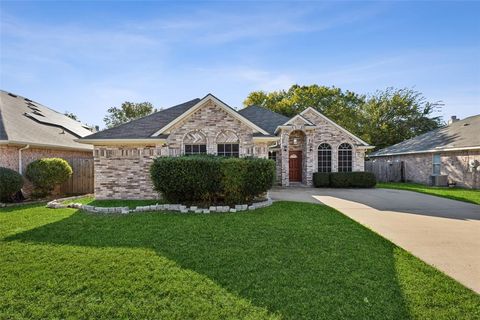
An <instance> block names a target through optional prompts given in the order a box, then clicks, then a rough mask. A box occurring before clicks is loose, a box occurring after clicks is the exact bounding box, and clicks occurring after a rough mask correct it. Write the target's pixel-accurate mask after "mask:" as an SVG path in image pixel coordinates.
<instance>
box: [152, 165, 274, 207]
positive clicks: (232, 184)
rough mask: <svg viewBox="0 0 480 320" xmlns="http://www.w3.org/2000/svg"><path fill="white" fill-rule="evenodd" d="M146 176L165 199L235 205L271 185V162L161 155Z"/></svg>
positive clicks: (272, 179)
mask: <svg viewBox="0 0 480 320" xmlns="http://www.w3.org/2000/svg"><path fill="white" fill-rule="evenodd" d="M150 175H151V179H152V182H153V185H154V187H155V190H157V191H159V192H161V193H162V194H163V196H164V197H165V199H166V200H168V201H169V202H179V203H203V204H207V203H209V204H213V203H218V202H224V203H227V204H238V203H247V202H250V201H252V200H253V199H254V198H255V197H256V196H258V195H260V194H262V193H264V192H266V191H268V189H270V188H271V187H272V185H273V182H274V179H275V163H274V162H273V161H272V160H267V159H256V158H224V157H214V156H183V157H161V158H157V159H155V160H154V162H153V164H152V167H151V168H150Z"/></svg>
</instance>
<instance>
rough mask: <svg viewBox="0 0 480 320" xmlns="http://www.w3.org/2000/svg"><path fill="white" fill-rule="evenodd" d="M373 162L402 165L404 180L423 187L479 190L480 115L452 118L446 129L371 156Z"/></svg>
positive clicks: (379, 151) (434, 131) (440, 129)
mask: <svg viewBox="0 0 480 320" xmlns="http://www.w3.org/2000/svg"><path fill="white" fill-rule="evenodd" d="M369 158H370V159H372V161H374V162H380V164H382V163H393V162H403V167H404V179H405V180H406V181H411V182H418V183H422V184H435V185H438V186H446V185H447V184H449V183H450V184H456V185H457V186H461V187H466V188H480V167H479V165H480V115H476V116H471V117H468V118H465V119H463V120H459V119H457V118H456V117H452V119H451V120H450V121H449V123H448V125H447V126H444V127H442V128H439V129H436V130H433V131H430V132H428V133H425V134H422V135H420V136H417V137H414V138H412V139H409V140H406V141H403V142H400V143H398V144H395V145H393V146H390V147H387V148H385V149H381V150H378V151H376V152H374V153H372V154H370V155H369Z"/></svg>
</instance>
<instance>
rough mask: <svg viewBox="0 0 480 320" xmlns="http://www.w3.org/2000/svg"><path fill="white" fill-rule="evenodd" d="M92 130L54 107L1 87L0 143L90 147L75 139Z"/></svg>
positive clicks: (85, 148) (83, 148)
mask: <svg viewBox="0 0 480 320" xmlns="http://www.w3.org/2000/svg"><path fill="white" fill-rule="evenodd" d="M91 133H92V132H91V131H90V130H89V129H87V127H85V126H84V125H82V124H81V123H80V122H78V121H75V120H73V119H71V118H69V117H67V116H65V115H63V114H61V113H59V112H57V111H55V110H52V109H50V108H48V107H46V106H44V105H42V104H40V103H38V102H35V101H32V100H30V99H28V98H25V97H22V96H19V95H16V94H13V93H9V92H7V91H3V90H0V144H10V145H27V144H30V145H32V146H37V147H47V148H66V149H78V150H91V149H92V146H88V145H85V144H81V143H78V142H75V139H78V138H81V137H84V136H87V135H89V134H91Z"/></svg>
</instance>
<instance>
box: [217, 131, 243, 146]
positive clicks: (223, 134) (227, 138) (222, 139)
mask: <svg viewBox="0 0 480 320" xmlns="http://www.w3.org/2000/svg"><path fill="white" fill-rule="evenodd" d="M215 143H240V138H239V137H238V135H237V134H236V133H235V132H234V131H232V130H222V131H220V132H219V133H217V135H216V137H215Z"/></svg>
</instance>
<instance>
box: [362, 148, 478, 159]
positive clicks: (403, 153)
mask: <svg viewBox="0 0 480 320" xmlns="http://www.w3.org/2000/svg"><path fill="white" fill-rule="evenodd" d="M462 150H480V146H475V147H458V148H438V149H429V150H420V151H409V152H395V153H385V154H370V155H368V157H371V158H376V157H389V156H401V155H408V154H418V153H433V152H443V151H462Z"/></svg>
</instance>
